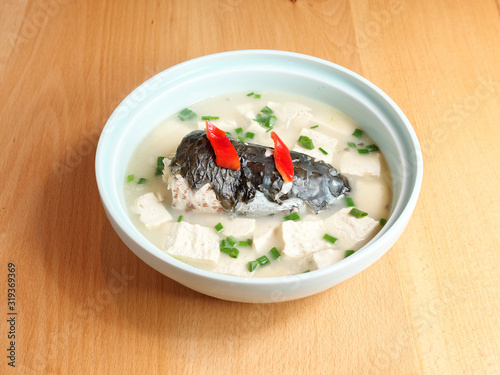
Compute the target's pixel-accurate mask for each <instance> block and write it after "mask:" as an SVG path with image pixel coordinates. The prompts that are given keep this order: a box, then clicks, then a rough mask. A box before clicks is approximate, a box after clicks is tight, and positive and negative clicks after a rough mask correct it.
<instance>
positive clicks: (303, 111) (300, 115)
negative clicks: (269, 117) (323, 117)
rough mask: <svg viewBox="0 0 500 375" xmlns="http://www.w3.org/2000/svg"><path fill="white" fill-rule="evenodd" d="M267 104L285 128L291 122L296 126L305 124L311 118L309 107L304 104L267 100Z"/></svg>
mask: <svg viewBox="0 0 500 375" xmlns="http://www.w3.org/2000/svg"><path fill="white" fill-rule="evenodd" d="M267 106H268V107H269V108H271V109H272V110H273V112H274V115H275V116H276V117H277V118H278V120H279V121H281V122H282V123H283V126H284V127H285V128H288V127H289V126H290V124H291V123H292V122H293V123H294V125H296V126H298V127H303V126H306V125H307V124H308V123H309V121H311V119H312V118H313V115H312V114H311V113H310V111H311V108H310V107H308V106H306V105H304V104H300V103H294V102H288V103H283V104H279V103H274V102H268V103H267Z"/></svg>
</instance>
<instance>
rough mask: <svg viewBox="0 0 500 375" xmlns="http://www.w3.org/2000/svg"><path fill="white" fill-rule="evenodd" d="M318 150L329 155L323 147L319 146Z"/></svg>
mask: <svg viewBox="0 0 500 375" xmlns="http://www.w3.org/2000/svg"><path fill="white" fill-rule="evenodd" d="M318 150H320V151H321V152H322V153H323V154H325V155H328V152H326V151H325V150H323V149H322V148H321V147H318Z"/></svg>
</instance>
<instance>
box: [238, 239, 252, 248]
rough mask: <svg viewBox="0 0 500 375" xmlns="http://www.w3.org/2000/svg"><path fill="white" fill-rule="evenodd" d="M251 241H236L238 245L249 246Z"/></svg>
mask: <svg viewBox="0 0 500 375" xmlns="http://www.w3.org/2000/svg"><path fill="white" fill-rule="evenodd" d="M250 245H251V243H248V240H245V241H238V246H239V247H245V246H250Z"/></svg>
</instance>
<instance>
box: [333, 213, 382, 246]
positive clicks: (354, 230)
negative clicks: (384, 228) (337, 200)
mask: <svg viewBox="0 0 500 375" xmlns="http://www.w3.org/2000/svg"><path fill="white" fill-rule="evenodd" d="M351 209H352V207H346V208H343V209H341V210H340V211H338V212H336V213H335V214H333V215H332V216H330V217H329V218H327V219H325V222H324V223H325V227H326V228H328V233H331V235H332V236H334V237H337V238H338V246H339V247H341V248H342V249H343V250H349V249H351V248H352V247H353V246H355V245H357V244H358V243H359V242H361V241H363V240H365V239H366V238H367V237H368V236H369V235H370V234H372V233H373V232H374V231H375V230H377V229H379V228H380V224H379V222H378V221H377V220H374V219H372V218H371V217H369V216H365V217H362V218H359V219H358V218H357V217H355V216H353V215H351V214H349V212H350V211H351Z"/></svg>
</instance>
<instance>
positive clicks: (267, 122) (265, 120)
mask: <svg viewBox="0 0 500 375" xmlns="http://www.w3.org/2000/svg"><path fill="white" fill-rule="evenodd" d="M261 112H262V113H264V114H265V115H266V116H263V115H262V114H260V113H258V114H257V117H256V118H255V119H254V120H255V121H257V122H258V123H259V124H260V125H262V126H264V127H266V128H272V127H273V125H274V123H275V122H276V121H277V120H278V118H277V117H276V116H274V115H272V113H273V110H272V109H271V108H269V107H268V106H265V107H264V108H262V109H261Z"/></svg>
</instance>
